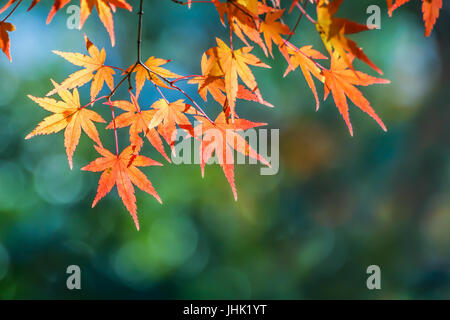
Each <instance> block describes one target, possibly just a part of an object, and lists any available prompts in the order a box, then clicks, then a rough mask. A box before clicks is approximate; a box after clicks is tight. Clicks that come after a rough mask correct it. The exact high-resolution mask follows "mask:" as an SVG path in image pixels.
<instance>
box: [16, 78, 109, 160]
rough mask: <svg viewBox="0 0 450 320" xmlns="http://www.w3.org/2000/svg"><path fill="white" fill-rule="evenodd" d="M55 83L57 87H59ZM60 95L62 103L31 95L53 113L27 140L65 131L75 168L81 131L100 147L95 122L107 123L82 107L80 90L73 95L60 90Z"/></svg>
mask: <svg viewBox="0 0 450 320" xmlns="http://www.w3.org/2000/svg"><path fill="white" fill-rule="evenodd" d="M52 82H53V85H54V86H55V87H57V86H58V84H57V83H56V82H54V81H53V80H52ZM58 95H59V96H60V98H61V99H62V101H56V100H55V99H52V98H36V97H34V96H31V95H29V96H28V97H29V98H30V99H31V100H33V101H34V102H36V103H37V104H38V105H39V106H41V107H42V108H44V109H45V110H47V111H50V112H53V114H52V115H51V116H48V117H46V118H45V119H44V120H42V122H40V123H39V124H38V126H37V127H36V129H34V130H33V131H32V132H31V133H30V134H28V135H27V136H26V137H25V139H30V138H32V137H34V136H36V135H41V134H51V133H57V132H59V131H61V130H63V129H65V132H64V145H65V147H66V153H67V159H68V160H69V166H70V168H71V169H72V167H73V161H72V158H73V154H74V152H75V149H76V148H77V145H78V142H79V140H80V135H81V130H83V131H84V132H85V133H86V134H87V135H88V137H89V138H91V139H92V140H93V141H94V142H95V143H97V144H98V145H100V146H101V145H102V143H101V141H100V137H99V135H98V132H97V129H96V128H95V125H94V122H102V123H105V122H106V121H105V120H103V118H102V117H101V116H100V115H99V114H98V113H96V112H94V111H92V110H89V109H87V108H85V107H81V106H80V96H79V94H78V90H77V89H74V90H73V93H70V91H69V90H60V91H59V92H58Z"/></svg>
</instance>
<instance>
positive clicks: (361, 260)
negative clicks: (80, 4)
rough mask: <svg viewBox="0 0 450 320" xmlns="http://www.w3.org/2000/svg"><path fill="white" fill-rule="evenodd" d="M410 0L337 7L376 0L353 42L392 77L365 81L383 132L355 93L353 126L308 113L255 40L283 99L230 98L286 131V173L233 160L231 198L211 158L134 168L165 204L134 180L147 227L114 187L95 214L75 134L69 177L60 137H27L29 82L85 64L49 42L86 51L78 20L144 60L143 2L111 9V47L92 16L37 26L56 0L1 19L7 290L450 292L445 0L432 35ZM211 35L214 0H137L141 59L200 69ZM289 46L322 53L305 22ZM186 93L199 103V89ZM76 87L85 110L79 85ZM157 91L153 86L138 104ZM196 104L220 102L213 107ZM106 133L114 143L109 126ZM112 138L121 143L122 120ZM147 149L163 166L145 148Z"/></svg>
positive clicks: (43, 84) (355, 9)
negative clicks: (372, 281) (72, 283)
mask: <svg viewBox="0 0 450 320" xmlns="http://www.w3.org/2000/svg"><path fill="white" fill-rule="evenodd" d="M282 2H283V3H284V4H285V5H287V4H286V2H284V1H282ZM412 2H413V3H410V4H408V5H406V6H405V7H403V8H402V9H399V10H398V11H397V12H396V13H395V14H394V17H393V18H392V19H390V18H388V16H387V13H386V3H385V1H382V0H372V1H349V0H347V1H345V2H344V5H343V7H342V9H341V10H340V12H339V15H340V16H341V17H348V18H351V19H352V20H356V21H359V22H365V20H366V19H367V17H368V15H367V14H366V9H367V7H368V6H369V5H372V4H376V5H379V6H380V7H381V8H382V20H381V23H382V26H381V27H382V28H381V30H376V31H371V32H367V33H366V34H359V35H355V36H354V37H353V38H354V39H356V40H357V41H358V43H359V44H360V46H362V47H363V48H364V49H365V51H366V53H367V54H368V55H369V56H370V57H371V58H372V60H373V61H374V62H375V63H376V64H377V65H378V66H379V67H380V68H381V69H382V70H384V71H385V77H386V78H388V79H390V80H391V82H392V83H391V84H390V85H383V86H382V85H377V86H371V87H369V88H363V89H362V91H363V92H364V94H365V95H366V96H367V98H368V99H369V100H370V101H371V102H372V105H373V107H374V108H375V110H376V111H377V113H378V114H379V115H380V117H381V118H382V119H383V120H384V122H385V124H386V125H387V127H388V130H389V131H388V132H387V133H384V132H383V131H382V130H381V129H380V128H379V127H378V126H377V124H376V122H374V121H373V120H372V119H371V118H370V117H368V116H367V115H365V114H363V113H362V112H361V111H360V110H358V109H357V108H356V107H355V106H353V105H352V106H351V110H350V115H351V120H352V123H353V127H354V131H355V136H354V137H353V138H352V137H350V136H349V134H348V131H347V129H346V126H345V123H344V121H343V120H342V119H341V117H340V115H339V112H338V110H337V108H336V107H335V106H334V103H333V102H332V101H331V100H329V101H327V102H325V103H322V105H321V108H320V110H319V111H318V112H315V110H314V109H315V106H314V99H313V96H312V94H311V92H310V90H309V89H308V88H307V86H306V82H305V80H304V79H303V76H302V75H301V74H300V72H299V71H296V72H293V73H291V74H289V75H288V76H287V77H286V78H284V79H283V78H282V75H283V73H284V70H285V68H286V63H285V61H284V60H283V59H282V57H281V56H280V54H279V53H278V52H277V53H276V54H275V60H272V59H270V58H265V57H263V52H262V51H261V50H260V49H259V48H255V53H256V54H257V55H258V56H260V57H262V58H263V61H264V62H266V63H269V64H270V65H271V66H272V69H271V70H265V69H261V70H258V68H253V70H254V73H255V75H256V76H257V79H258V82H259V85H260V88H261V91H262V93H263V96H264V97H265V98H266V99H267V100H268V101H270V102H271V103H273V104H274V105H275V106H276V108H275V109H269V108H266V107H264V106H261V105H259V104H256V103H240V104H239V105H238V111H239V112H240V113H241V114H242V115H244V116H245V117H247V118H249V119H251V120H253V121H258V122H267V123H269V128H276V129H280V171H279V173H278V175H274V176H261V175H260V174H259V169H260V167H259V166H237V168H236V181H237V187H238V194H239V201H238V202H235V201H234V200H233V196H232V193H231V190H230V188H229V186H228V184H227V182H226V180H225V177H224V176H223V173H222V171H221V169H220V167H218V166H209V167H207V169H206V176H205V178H204V179H202V178H201V175H200V168H199V166H196V165H183V166H176V165H170V164H167V163H165V166H164V167H151V168H148V169H144V170H143V171H144V172H145V173H146V174H147V175H148V176H149V177H150V179H151V180H152V182H153V184H154V186H155V188H156V189H157V190H158V193H159V194H160V196H161V198H162V199H163V205H160V204H159V203H157V201H155V199H153V198H152V197H151V196H149V195H147V194H145V193H143V192H142V191H137V199H138V200H137V201H138V213H139V218H140V224H141V231H140V232H137V231H136V229H135V227H134V225H133V221H132V219H131V217H130V216H129V214H128V213H127V211H126V209H125V208H124V206H123V205H122V203H121V202H120V200H119V198H118V196H117V193H116V191H115V190H114V191H113V192H112V193H111V194H110V195H108V196H107V197H106V198H105V199H104V200H102V201H101V202H100V203H99V204H98V205H97V207H96V208H94V209H91V203H92V200H93V198H94V195H95V190H96V186H97V181H98V178H99V175H98V174H95V173H85V172H82V171H80V170H79V169H80V168H81V167H82V166H84V165H86V164H87V163H89V162H90V161H91V160H93V159H94V158H95V157H96V153H95V151H94V150H93V147H92V143H91V142H90V141H89V140H88V139H87V138H86V137H85V136H83V137H82V139H81V142H80V145H79V147H78V149H77V152H76V154H75V157H74V162H75V166H74V170H72V171H70V170H69V167H68V164H67V159H66V156H65V151H64V146H63V134H57V135H52V136H40V137H35V138H33V139H32V140H30V141H25V140H24V137H25V135H26V134H27V133H28V132H30V131H31V130H32V129H33V128H34V126H35V125H36V124H37V123H38V122H39V121H40V120H41V119H42V118H43V117H44V116H46V115H47V114H48V113H47V112H46V111H45V110H42V109H41V108H39V107H38V106H37V105H36V104H34V103H33V102H32V101H31V100H29V99H28V98H27V94H32V95H34V96H44V95H45V94H46V93H47V92H48V91H49V89H50V88H51V83H50V79H51V78H52V79H55V80H56V81H62V80H63V79H64V78H65V77H67V75H68V74H70V73H72V72H74V71H75V70H77V68H76V67H74V66H72V65H71V64H70V63H67V62H65V61H64V60H63V59H61V58H60V57H58V56H56V55H53V54H52V53H51V50H55V49H56V50H61V51H71V52H84V43H83V32H86V34H87V35H88V36H89V37H90V38H91V40H92V41H93V42H94V43H95V44H96V45H98V46H99V47H105V48H106V50H107V54H108V58H107V59H108V60H107V61H108V63H109V64H111V65H118V66H121V67H126V66H127V65H129V64H131V63H132V62H133V61H134V57H135V54H136V52H135V47H136V45H135V40H136V27H137V25H136V24H137V17H136V15H135V13H129V12H126V11H124V10H118V12H117V14H116V15H115V25H116V37H117V45H116V47H114V48H111V45H110V42H109V38H108V36H107V33H106V31H105V29H104V28H103V26H102V25H101V24H100V21H99V19H98V17H97V15H96V14H94V15H93V16H91V17H90V18H89V19H88V21H87V23H86V25H85V27H84V29H83V31H82V32H80V31H78V30H70V29H68V28H67V27H66V20H67V18H68V17H69V16H68V14H67V13H66V10H62V11H60V12H58V14H57V15H56V17H55V19H54V21H53V22H52V23H51V24H50V25H48V26H47V25H45V17H46V14H47V12H48V10H49V5H50V4H49V3H48V4H47V3H44V2H42V3H41V4H39V5H38V6H37V7H36V8H35V9H34V10H33V11H31V12H30V13H26V12H25V6H24V5H23V6H22V8H21V9H19V11H18V12H17V13H16V14H14V16H13V17H12V19H11V22H13V23H14V24H16V26H17V30H16V31H15V32H13V33H12V34H11V38H12V56H13V63H11V64H10V63H9V62H8V61H7V59H6V58H5V57H4V56H0V79H1V81H0V298H1V299H30V298H39V299H69V298H82V299H95V298H100V299H103V298H144V299H170V298H172V299H229V298H236V299H310V298H319V299H325V298H331V299H341V298H356V299H380V298H387V299H391V298H399V299H413V298H425V299H428V298H450V197H449V194H450V160H449V159H450V158H449V141H450V139H449V137H450V109H449V102H448V101H449V99H450V97H449V92H450V78H449V70H450V60H449V59H448V58H449V56H450V54H449V53H450V41H449V39H450V34H449V30H450V19H449V16H450V6H449V4H448V3H447V2H445V1H444V2H445V3H444V9H443V10H442V11H441V17H440V19H439V21H438V24H437V26H436V28H435V30H434V32H433V34H432V36H431V37H430V38H425V37H424V36H423V23H422V19H421V16H420V7H419V1H412ZM130 3H131V4H132V5H133V6H134V7H136V6H137V1H135V0H130ZM288 3H289V1H288ZM350 3H351V5H350ZM297 15H298V13H297V12H295V13H293V14H292V15H291V16H289V17H288V18H287V19H286V21H287V23H288V24H289V25H290V26H292V25H293V24H294V23H295V20H296V18H297ZM216 36H218V37H221V38H223V39H227V32H226V30H225V29H224V28H223V27H222V26H221V24H220V22H219V19H218V15H217V13H216V11H215V9H214V7H213V6H212V5H208V4H198V5H195V6H194V7H193V8H192V9H191V10H188V9H187V7H183V6H179V5H176V4H174V3H172V2H171V1H169V0H158V1H145V23H144V44H143V54H144V56H156V57H161V58H166V59H171V60H172V62H170V64H168V67H169V68H170V69H171V70H172V71H174V72H177V73H179V74H183V75H187V74H198V73H199V72H200V58H201V54H202V52H204V51H205V50H206V49H208V48H210V47H212V46H213V45H214V43H215V41H214V38H215V37H216ZM292 41H293V43H295V44H296V45H299V46H301V45H307V44H314V47H315V48H318V49H319V50H321V51H322V52H324V51H325V50H324V48H323V45H322V44H321V43H320V39H319V38H318V35H317V33H316V32H315V30H314V28H313V27H312V26H311V24H310V23H309V22H308V21H307V20H306V19H304V20H303V21H302V22H301V24H300V26H299V28H298V33H297V34H296V35H295V36H294V37H293V38H292ZM236 43H238V44H239V45H241V43H240V42H236ZM275 51H276V50H275ZM325 64H326V62H325ZM358 68H361V69H362V70H365V71H367V72H371V70H369V69H368V68H366V66H364V65H362V64H358ZM371 74H373V73H372V72H371ZM183 88H185V89H186V90H187V91H188V92H189V93H190V94H192V95H193V96H194V97H196V99H197V100H198V99H199V98H198V96H197V95H196V93H195V88H194V86H189V85H184V84H183ZM81 93H82V94H81V96H82V104H85V103H87V102H88V100H87V99H88V96H89V94H88V91H87V90H86V89H82V90H81ZM125 93H126V91H125V92H124V91H120V92H119V93H118V97H122V98H124V97H125V96H126V95H125ZM166 93H167V95H168V96H169V97H170V99H175V98H181V97H180V96H179V95H177V94H176V93H173V92H166ZM319 94H320V95H323V91H322V90H321V89H319ZM157 98H158V94H157V92H155V90H154V89H153V88H152V87H150V86H147V87H146V88H145V90H144V92H143V94H142V95H141V105H144V106H146V105H147V106H148V105H150V104H151V103H152V102H153V101H155V100H156V99H157ZM211 100H212V99H211ZM198 101H199V100H198ZM203 105H204V106H205V109H206V110H207V112H208V114H210V115H211V117H215V115H216V114H217V113H218V110H219V109H218V105H217V104H214V103H213V102H212V101H211V102H210V101H209V102H208V103H206V104H203ZM96 108H97V109H98V110H99V112H100V113H102V115H103V116H104V117H105V118H107V119H109V113H108V110H107V109H105V108H104V106H102V105H101V104H99V105H97V106H96ZM99 129H100V134H101V138H102V140H103V141H104V144H105V145H106V146H108V147H110V148H113V137H112V136H113V135H112V132H110V131H105V130H103V129H102V127H101V126H100V127H99ZM119 133H120V134H121V136H122V138H121V141H120V143H121V145H122V146H124V145H125V144H126V139H127V132H126V129H123V130H121V131H120V132H119ZM144 153H145V154H146V155H150V156H151V157H152V158H154V159H156V160H159V161H161V162H164V159H163V158H162V157H160V156H159V155H158V154H157V153H156V152H155V150H153V149H152V148H151V147H150V146H149V145H147V146H146V149H145V151H144ZM372 264H376V265H379V266H380V267H381V271H382V290H378V291H370V290H368V289H367V288H366V279H367V276H368V275H367V274H366V268H367V267H368V266H369V265H372ZM69 265H79V266H80V268H81V270H82V290H80V291H69V290H67V288H66V278H67V274H66V268H67V267H68V266H69Z"/></svg>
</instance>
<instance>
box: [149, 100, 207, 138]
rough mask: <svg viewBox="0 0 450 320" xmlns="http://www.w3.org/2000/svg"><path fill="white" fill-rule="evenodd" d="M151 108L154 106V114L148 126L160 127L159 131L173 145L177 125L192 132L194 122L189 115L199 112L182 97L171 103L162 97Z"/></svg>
mask: <svg viewBox="0 0 450 320" xmlns="http://www.w3.org/2000/svg"><path fill="white" fill-rule="evenodd" d="M151 108H153V110H152V111H154V114H153V117H152V120H151V122H150V124H149V125H148V128H150V129H152V128H156V127H158V130H159V132H160V133H161V135H162V136H163V137H164V139H165V140H166V142H167V143H168V144H169V145H170V146H171V147H172V146H173V145H174V143H175V138H176V137H175V132H176V130H177V128H176V126H177V125H178V126H179V127H180V128H182V129H185V130H188V131H189V132H191V134H192V124H191V122H190V121H189V119H188V117H187V115H188V114H190V115H198V114H199V113H198V111H197V109H195V108H194V107H192V106H191V105H189V104H187V103H185V102H184V101H183V100H181V99H180V100H177V101H175V102H170V103H169V102H168V101H166V100H165V99H160V100H158V101H156V102H155V103H153V104H152V105H151Z"/></svg>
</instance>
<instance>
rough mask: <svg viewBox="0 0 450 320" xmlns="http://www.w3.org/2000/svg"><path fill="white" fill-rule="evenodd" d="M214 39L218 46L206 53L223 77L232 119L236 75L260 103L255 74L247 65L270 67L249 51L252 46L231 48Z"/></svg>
mask: <svg viewBox="0 0 450 320" xmlns="http://www.w3.org/2000/svg"><path fill="white" fill-rule="evenodd" d="M216 41H217V45H218V46H217V47H214V48H211V49H209V50H208V51H207V52H206V54H207V55H209V56H210V57H212V58H213V60H212V68H216V69H215V70H216V71H217V70H220V72H221V74H222V75H223V77H224V79H225V92H226V96H227V102H228V105H229V107H230V112H231V116H232V118H233V119H234V117H235V115H236V112H235V106H236V98H237V92H238V76H239V77H240V78H241V80H242V81H243V82H244V83H245V85H246V86H247V87H248V88H249V89H250V91H252V92H254V93H255V95H256V96H257V97H258V100H259V101H260V102H261V103H264V99H263V98H262V96H261V92H260V91H259V88H258V84H257V82H256V79H255V76H254V75H253V73H252V71H251V70H250V68H249V66H250V65H252V66H257V67H263V68H270V66H268V65H267V64H265V63H262V62H261V60H259V58H257V57H256V56H254V55H253V54H251V53H250V51H252V49H253V47H244V48H241V49H238V50H231V49H230V48H229V47H228V46H227V45H226V44H225V43H224V42H223V41H222V40H220V39H219V38H216Z"/></svg>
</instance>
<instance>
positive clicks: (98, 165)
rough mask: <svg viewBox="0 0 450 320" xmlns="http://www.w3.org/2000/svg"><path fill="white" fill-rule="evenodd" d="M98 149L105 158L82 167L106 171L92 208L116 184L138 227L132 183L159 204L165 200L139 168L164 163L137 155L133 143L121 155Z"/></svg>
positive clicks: (100, 181) (93, 170)
mask: <svg viewBox="0 0 450 320" xmlns="http://www.w3.org/2000/svg"><path fill="white" fill-rule="evenodd" d="M95 149H96V150H97V152H98V153H99V154H100V155H101V156H102V157H100V158H97V159H96V160H94V161H92V162H91V163H90V164H88V165H87V166H85V167H83V168H82V169H81V170H84V171H92V172H102V171H103V173H102V175H101V176H100V180H99V182H98V189H97V195H96V197H95V199H94V202H93V203H92V207H95V206H96V204H97V203H98V201H100V200H101V199H102V198H103V197H104V196H106V195H107V194H108V193H109V192H111V190H112V188H113V187H114V186H117V191H118V193H119V196H120V198H121V199H122V202H123V204H124V205H125V207H126V208H127V210H128V211H129V213H130V214H131V216H132V217H133V220H134V223H135V225H136V228H137V230H139V221H138V217H137V207H136V196H135V194H134V186H133V185H136V186H137V187H138V188H139V189H141V190H142V191H145V192H147V193H148V194H150V195H152V196H153V197H155V198H156V200H158V202H159V203H162V201H161V198H160V197H159V195H158V193H157V192H156V190H155V189H154V188H153V185H152V183H151V182H150V180H148V178H147V177H146V176H145V174H144V173H142V171H140V170H139V169H138V167H148V166H162V164H161V163H159V162H157V161H155V160H152V159H150V158H148V157H145V156H141V155H138V154H136V153H135V150H134V148H133V147H132V146H128V147H127V148H125V149H124V150H123V151H122V153H121V154H120V155H115V154H113V153H111V152H109V151H108V150H106V149H104V148H102V147H99V146H95Z"/></svg>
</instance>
